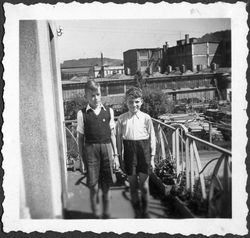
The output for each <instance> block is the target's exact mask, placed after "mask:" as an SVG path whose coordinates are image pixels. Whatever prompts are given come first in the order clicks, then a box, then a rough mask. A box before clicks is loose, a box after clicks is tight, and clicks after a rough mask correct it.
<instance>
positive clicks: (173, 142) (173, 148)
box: [172, 131, 176, 160]
mask: <svg viewBox="0 0 250 238" xmlns="http://www.w3.org/2000/svg"><path fill="white" fill-rule="evenodd" d="M175 152H176V151H175V131H174V132H173V134H172V154H173V159H174V160H176V153H175Z"/></svg>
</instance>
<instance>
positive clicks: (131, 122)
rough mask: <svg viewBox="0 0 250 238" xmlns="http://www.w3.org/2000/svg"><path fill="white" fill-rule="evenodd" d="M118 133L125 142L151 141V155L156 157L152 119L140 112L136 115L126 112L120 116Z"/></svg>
mask: <svg viewBox="0 0 250 238" xmlns="http://www.w3.org/2000/svg"><path fill="white" fill-rule="evenodd" d="M116 126H117V127H116V133H117V135H118V136H121V137H122V139H124V140H146V139H149V140H150V147H151V155H155V149H156V148H155V147H156V140H155V132H154V127H153V122H152V119H151V117H150V116H149V115H148V114H146V113H144V112H142V111H138V112H137V113H135V114H132V113H131V112H129V111H128V112H126V113H124V114H122V115H120V116H119V118H118V121H117V124H116Z"/></svg>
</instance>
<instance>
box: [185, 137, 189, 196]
mask: <svg viewBox="0 0 250 238" xmlns="http://www.w3.org/2000/svg"><path fill="white" fill-rule="evenodd" d="M185 147H186V148H185V149H186V189H187V190H188V191H189V190H190V156H189V138H188V137H187V138H186V143H185Z"/></svg>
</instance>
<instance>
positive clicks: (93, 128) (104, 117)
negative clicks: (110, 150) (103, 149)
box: [82, 108, 111, 143]
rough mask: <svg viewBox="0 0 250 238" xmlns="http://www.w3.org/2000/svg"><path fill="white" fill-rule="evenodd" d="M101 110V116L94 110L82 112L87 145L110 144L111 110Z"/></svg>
mask: <svg viewBox="0 0 250 238" xmlns="http://www.w3.org/2000/svg"><path fill="white" fill-rule="evenodd" d="M105 109H106V110H104V109H103V108H102V109H101V111H100V113H99V115H96V114H95V113H94V112H93V110H91V109H89V110H88V111H87V112H86V109H83V110H82V113H83V123H84V135H85V142H86V143H109V142H110V141H111V130H110V125H109V122H110V109H109V108H105Z"/></svg>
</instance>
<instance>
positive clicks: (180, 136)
mask: <svg viewBox="0 0 250 238" xmlns="http://www.w3.org/2000/svg"><path fill="white" fill-rule="evenodd" d="M153 124H154V128H155V134H156V141H157V145H156V146H157V147H156V148H157V154H156V157H155V164H156V170H155V173H153V174H152V175H151V176H150V187H151V188H150V192H151V199H150V203H153V204H155V206H150V213H151V216H152V218H169V217H174V218H185V217H199V218H230V217H231V214H232V212H231V209H232V208H231V172H232V166H231V157H232V154H231V151H229V150H227V149H224V148H222V147H219V146H217V145H215V144H212V143H209V142H207V141H205V140H202V139H200V138H198V137H196V136H194V135H192V134H191V133H189V132H188V130H187V128H186V127H185V126H184V125H182V124H172V125H168V124H165V123H163V122H161V121H159V120H156V119H153ZM65 125H67V126H65V130H66V137H67V155H68V159H67V161H68V165H67V167H68V169H69V170H70V169H71V170H72V171H68V182H69V184H68V186H69V190H70V192H69V194H71V199H69V200H68V203H67V204H68V207H67V208H66V210H70V209H71V208H72V207H74V206H75V205H74V204H72V203H74V202H73V201H74V200H75V198H74V197H78V199H79V197H82V196H83V195H84V197H86V196H87V194H88V189H87V187H86V186H84V185H86V184H85V177H84V176H82V175H81V173H80V172H79V171H77V170H81V163H80V161H79V154H78V151H77V139H76V121H66V122H65ZM200 145H203V146H200ZM204 147H206V148H208V149H207V150H204V149H203V150H200V149H198V148H204ZM169 165H172V167H173V168H172V171H171V172H169V171H168V172H166V173H167V174H165V175H163V173H162V171H163V170H164V168H163V167H164V166H165V167H166V166H169ZM164 176H165V177H171V179H170V180H171V181H170V180H166V179H165V178H164ZM79 185H83V186H81V189H80V190H79V189H78V188H77V189H76V187H77V186H79ZM173 188H174V189H173ZM79 191H80V192H81V194H78V195H77V194H74V193H79ZM128 191H129V186H128V183H125V184H122V185H118V186H117V185H114V187H112V199H113V200H114V201H113V202H112V203H113V204H115V205H114V207H113V208H112V209H113V210H112V214H114V216H115V217H114V218H133V212H132V209H131V206H130V205H129V204H130V202H129V201H130V198H129V193H128ZM152 191H154V192H152ZM155 191H156V192H155ZM87 197H88V196H87ZM166 199H167V200H168V201H170V204H168V205H166V203H165V202H164V201H166ZM76 200H77V199H76ZM87 200H88V199H87ZM87 200H86V202H85V205H83V203H82V202H81V207H80V208H79V209H80V210H82V212H81V213H82V214H85V213H86V211H88V212H89V213H90V210H89V202H88V201H87ZM168 203H169V202H168ZM117 204H118V205H117ZM119 204H120V205H119ZM173 206H176V207H177V210H178V207H179V209H180V206H181V207H182V208H181V209H180V210H183V209H184V210H185V209H187V210H188V212H185V211H184V212H183V211H177V210H176V209H175V211H177V212H176V213H175V212H174V213H173V212H167V213H166V210H171V207H173ZM84 209H85V211H83V210H84ZM76 210H77V206H76ZM201 210H203V211H202V212H201ZM68 214H71V215H70V218H72V211H71V213H70V212H68ZM73 214H74V213H73ZM73 216H74V215H73ZM89 216H90V214H88V215H87V217H86V216H85V215H83V216H82V217H80V218H89ZM78 218H79V217H78Z"/></svg>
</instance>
